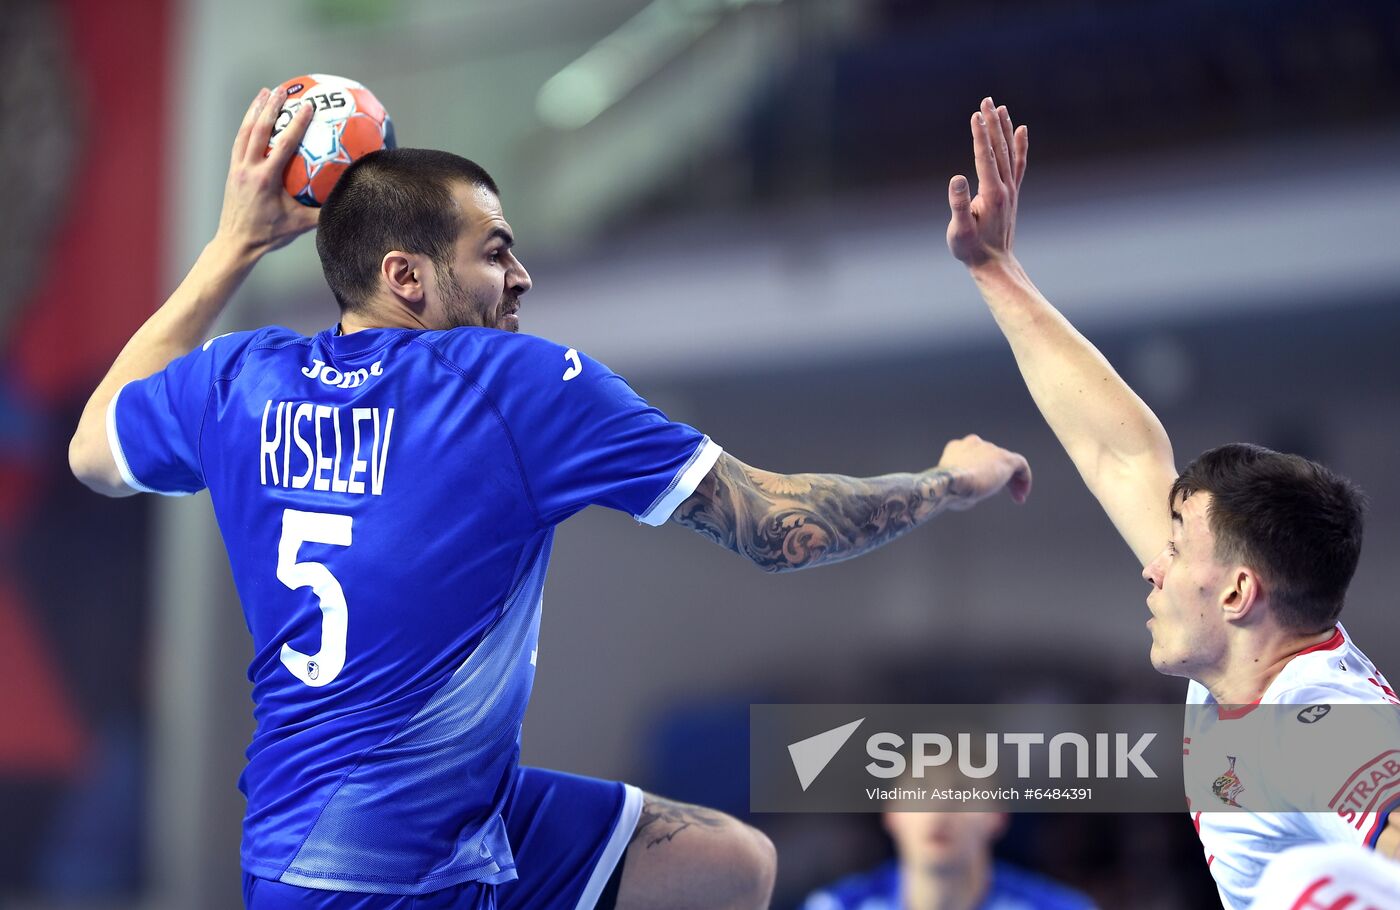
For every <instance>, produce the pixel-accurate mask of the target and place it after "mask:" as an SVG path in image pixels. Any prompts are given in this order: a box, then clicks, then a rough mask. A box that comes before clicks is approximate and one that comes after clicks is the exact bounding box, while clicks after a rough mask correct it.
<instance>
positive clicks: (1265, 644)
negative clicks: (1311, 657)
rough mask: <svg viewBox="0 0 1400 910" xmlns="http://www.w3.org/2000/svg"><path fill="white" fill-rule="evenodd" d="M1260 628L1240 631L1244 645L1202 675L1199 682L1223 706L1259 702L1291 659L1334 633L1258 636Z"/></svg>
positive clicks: (1278, 633) (1279, 633) (1282, 633)
mask: <svg viewBox="0 0 1400 910" xmlns="http://www.w3.org/2000/svg"><path fill="white" fill-rule="evenodd" d="M1261 631H1262V630H1241V632H1242V633H1243V636H1242V637H1243V638H1244V645H1243V647H1241V648H1239V649H1237V650H1236V649H1232V651H1231V653H1230V656H1229V659H1227V661H1226V666H1225V668H1224V669H1223V670H1221V671H1220V672H1219V673H1215V674H1210V676H1209V677H1208V676H1206V675H1204V674H1203V675H1202V676H1201V678H1200V682H1201V684H1202V685H1204V686H1205V687H1206V688H1207V689H1209V690H1210V694H1211V695H1213V696H1215V700H1216V701H1218V702H1220V703H1221V704H1222V705H1248V704H1253V703H1254V702H1256V701H1258V700H1259V699H1260V698H1262V697H1263V695H1264V692H1265V691H1267V690H1268V688H1269V686H1270V685H1272V684H1273V681H1274V680H1275V679H1277V678H1278V675H1279V673H1281V672H1282V671H1283V668H1284V667H1286V666H1287V665H1288V662H1289V661H1290V660H1292V659H1293V658H1295V657H1297V656H1298V654H1299V653H1300V652H1302V651H1306V650H1307V649H1308V648H1311V647H1314V646H1315V645H1320V644H1322V643H1323V642H1325V641H1327V640H1328V639H1329V638H1331V637H1332V636H1333V634H1335V630H1333V629H1328V630H1327V631H1326V632H1318V633H1317V634H1315V635H1295V634H1291V633H1285V632H1277V633H1276V634H1274V635H1261V634H1259V633H1260V632H1261Z"/></svg>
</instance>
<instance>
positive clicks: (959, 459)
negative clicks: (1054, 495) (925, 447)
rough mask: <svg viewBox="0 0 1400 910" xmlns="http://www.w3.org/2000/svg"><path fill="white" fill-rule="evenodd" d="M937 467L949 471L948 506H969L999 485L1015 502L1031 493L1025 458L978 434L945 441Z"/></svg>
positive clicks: (956, 508) (1020, 501) (954, 507)
mask: <svg viewBox="0 0 1400 910" xmlns="http://www.w3.org/2000/svg"><path fill="white" fill-rule="evenodd" d="M938 468H939V469H940V470H944V471H948V472H949V473H951V474H952V475H953V493H954V495H953V497H952V498H950V499H949V501H948V508H950V509H954V510H957V511H961V510H963V509H970V508H972V507H973V506H975V505H977V503H979V502H981V501H982V500H984V499H986V498H987V497H989V496H995V495H996V494H997V493H999V492H1001V490H1002V489H1003V488H1005V489H1006V491H1007V492H1008V493H1010V494H1011V498H1012V500H1014V501H1015V502H1017V503H1023V502H1025V501H1026V497H1028V496H1030V495H1031V467H1030V465H1029V464H1027V462H1026V459H1025V458H1024V457H1023V456H1021V455H1019V454H1017V453H1016V452H1012V451H1008V450H1007V449H1003V448H1001V447H1000V446H998V445H994V444H993V443H990V442H987V441H986V440H985V439H983V438H981V437H980V436H976V435H970V436H964V437H963V438H962V439H954V440H953V441H952V442H950V443H948V445H946V446H945V447H944V448H943V457H942V458H940V459H939V460H938Z"/></svg>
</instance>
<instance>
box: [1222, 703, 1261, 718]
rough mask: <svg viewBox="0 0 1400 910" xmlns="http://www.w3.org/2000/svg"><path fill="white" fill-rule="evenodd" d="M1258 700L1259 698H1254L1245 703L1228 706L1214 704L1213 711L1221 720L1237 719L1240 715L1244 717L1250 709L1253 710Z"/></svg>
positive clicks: (1257, 704) (1257, 705)
mask: <svg viewBox="0 0 1400 910" xmlns="http://www.w3.org/2000/svg"><path fill="white" fill-rule="evenodd" d="M1259 702H1260V699H1258V698H1256V699H1254V701H1252V702H1250V703H1249V704H1247V705H1235V706H1233V707H1229V708H1227V707H1225V706H1224V705H1216V708H1215V713H1216V715H1217V716H1218V717H1219V718H1220V719H1221V720H1239V719H1240V718H1241V717H1244V716H1245V715H1246V714H1248V713H1249V712H1250V711H1253V710H1254V709H1255V708H1257V707H1259Z"/></svg>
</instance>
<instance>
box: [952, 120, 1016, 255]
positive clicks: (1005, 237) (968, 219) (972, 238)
mask: <svg viewBox="0 0 1400 910" xmlns="http://www.w3.org/2000/svg"><path fill="white" fill-rule="evenodd" d="M1029 147H1030V139H1029V136H1028V133H1027V130H1026V128H1025V127H1024V126H1021V127H1016V126H1013V125H1012V123H1011V114H1010V112H1009V111H1007V109H1006V105H1002V106H1000V107H997V106H996V105H994V104H993V103H992V99H991V98H984V99H983V100H982V108H981V110H979V111H978V112H977V113H975V114H973V115H972V152H973V157H974V159H975V161H976V165H977V195H976V196H975V197H974V196H972V195H971V193H972V190H971V188H970V187H969V186H968V182H967V178H966V177H964V176H963V175H961V174H959V175H958V176H956V177H954V178H953V179H952V180H951V181H949V183H948V206H949V208H950V209H951V210H952V218H951V219H950V220H949V222H948V249H949V250H951V251H952V253H953V255H954V256H956V257H957V258H958V259H959V260H960V261H961V262H963V263H964V264H966V265H967V266H968V267H969V268H973V267H976V266H979V265H983V264H985V263H986V262H989V261H991V260H994V259H1004V258H1008V257H1010V255H1011V245H1012V239H1013V237H1014V235H1015V233H1016V205H1017V202H1018V201H1019V198H1020V195H1021V179H1022V178H1023V177H1024V176H1025V174H1026V153H1027V151H1028V149H1029Z"/></svg>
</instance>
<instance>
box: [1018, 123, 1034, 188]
mask: <svg viewBox="0 0 1400 910" xmlns="http://www.w3.org/2000/svg"><path fill="white" fill-rule="evenodd" d="M1030 149H1031V132H1030V130H1028V129H1026V127H1025V126H1024V125H1022V126H1018V127H1017V128H1016V187H1017V189H1019V188H1020V186H1021V178H1023V177H1025V176H1026V153H1027V152H1029V151H1030Z"/></svg>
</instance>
